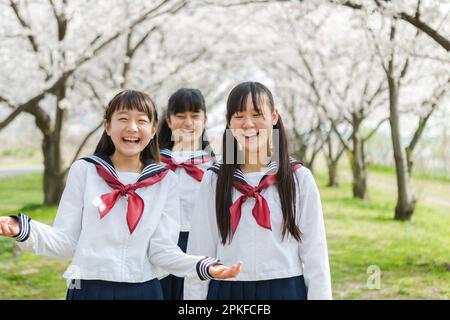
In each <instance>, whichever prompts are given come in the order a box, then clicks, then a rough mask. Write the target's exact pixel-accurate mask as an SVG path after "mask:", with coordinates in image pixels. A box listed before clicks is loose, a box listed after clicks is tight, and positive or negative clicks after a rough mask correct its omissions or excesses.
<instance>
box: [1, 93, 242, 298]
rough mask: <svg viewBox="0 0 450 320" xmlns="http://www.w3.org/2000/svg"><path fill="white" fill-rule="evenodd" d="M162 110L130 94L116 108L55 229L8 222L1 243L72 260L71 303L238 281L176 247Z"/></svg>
mask: <svg viewBox="0 0 450 320" xmlns="http://www.w3.org/2000/svg"><path fill="white" fill-rule="evenodd" d="M157 121H158V118H157V113H156V109H155V105H154V103H153V102H152V100H151V99H150V97H148V96H147V95H146V94H144V93H141V92H138V91H133V90H125V91H122V92H120V93H119V94H117V95H116V96H115V97H114V98H113V99H112V100H111V101H110V102H109V104H108V106H107V108H106V112H105V118H104V132H103V135H102V137H101V139H100V141H99V143H98V145H97V148H96V150H95V154H94V155H93V156H88V157H84V158H82V159H80V160H78V161H76V162H74V163H73V164H72V166H71V168H70V171H69V174H68V178H67V183H66V187H65V189H64V192H63V195H62V197H61V202H60V204H59V207H58V211H57V214H56V218H55V221H54V224H53V226H48V225H45V224H42V223H40V222H38V221H35V220H32V219H31V218H30V217H28V216H26V215H25V214H23V213H20V214H19V216H18V217H0V235H3V236H10V237H15V238H16V241H17V242H18V243H19V246H20V247H22V248H25V249H30V250H32V251H34V252H35V253H36V254H38V255H42V256H46V257H52V258H70V257H72V263H71V265H70V266H69V267H68V268H67V270H66V272H65V273H64V277H65V278H66V279H68V280H69V281H70V285H69V289H68V291H67V296H66V298H67V299H69V300H86V299H88V300H92V299H108V300H111V299H143V300H150V299H158V300H160V299H162V298H163V294H162V289H161V285H160V282H159V280H158V278H159V277H161V276H163V275H164V274H166V273H167V272H171V273H173V274H176V275H178V276H181V277H183V276H187V277H192V278H199V279H200V280H206V279H211V278H218V279H223V278H228V277H233V276H235V275H236V274H238V273H239V271H240V264H236V265H234V266H232V267H230V268H229V267H225V266H223V265H221V264H220V263H218V260H217V259H214V258H209V257H205V256H202V255H198V256H189V255H186V254H185V253H183V252H182V251H181V250H180V249H179V247H178V246H177V245H176V241H177V238H178V230H179V201H178V199H179V191H178V179H177V177H176V175H175V174H174V173H173V172H171V171H170V170H168V169H167V168H165V167H164V166H162V165H160V164H159V160H160V157H159V147H158V142H157V140H156V139H155V138H154V137H155V133H156V126H157Z"/></svg>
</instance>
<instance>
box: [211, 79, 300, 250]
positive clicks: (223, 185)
mask: <svg viewBox="0 0 450 320" xmlns="http://www.w3.org/2000/svg"><path fill="white" fill-rule="evenodd" d="M249 95H251V97H252V101H253V107H254V108H255V110H257V111H258V112H259V113H260V112H261V110H260V106H261V105H262V103H264V102H266V103H267V105H268V106H269V107H270V110H271V111H273V110H274V108H275V107H274V101H273V97H272V93H271V92H270V91H269V89H268V88H267V87H265V86H264V85H263V84H261V83H258V82H243V83H241V84H239V85H237V86H236V87H234V88H233V90H231V92H230V94H229V96H228V100H227V115H226V119H227V125H226V129H225V133H224V135H223V141H222V157H223V158H222V159H223V163H222V164H221V165H220V169H219V172H218V178H217V188H216V218H217V226H218V229H219V232H220V235H221V238H222V243H223V244H225V243H226V240H227V238H228V239H229V241H230V242H231V238H232V233H231V224H230V207H231V205H232V189H233V186H232V182H233V180H232V178H233V174H234V172H235V170H236V169H237V168H238V166H239V165H238V148H237V144H238V142H237V141H236V139H235V138H234V137H233V136H232V134H231V133H230V131H231V130H228V129H229V125H230V120H231V117H232V116H233V114H234V113H236V112H241V111H243V110H245V108H246V102H247V98H248V96H249ZM273 128H274V129H278V133H279V139H274V145H273V147H274V148H275V150H277V149H278V153H279V159H278V171H277V173H276V178H277V185H276V186H277V189H278V194H279V196H280V200H281V209H282V211H283V238H284V237H285V236H286V235H287V233H290V234H291V235H292V236H293V237H294V238H295V239H296V240H297V241H300V240H301V239H300V236H301V232H300V229H299V228H298V226H297V224H296V222H295V220H296V210H295V208H296V206H295V182H294V176H293V174H292V170H291V164H290V158H289V151H288V143H287V138H286V132H285V129H284V126H283V122H282V120H281V117H279V118H278V122H277V123H276V124H275V125H274V127H273ZM227 135H231V137H230V136H228V139H227ZM278 140H279V141H278ZM227 143H228V144H230V143H231V144H232V145H228V146H227ZM231 148H232V149H231ZM227 150H228V151H230V152H231V150H233V154H232V157H230V155H227Z"/></svg>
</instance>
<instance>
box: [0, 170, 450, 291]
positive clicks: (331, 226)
mask: <svg viewBox="0 0 450 320" xmlns="http://www.w3.org/2000/svg"><path fill="white" fill-rule="evenodd" d="M342 176H343V178H342V182H341V186H340V187H339V188H326V187H325V185H326V176H325V175H324V174H323V173H321V172H317V173H315V178H316V181H317V183H318V185H319V189H320V192H321V196H322V202H323V208H324V214H325V224H326V229H327V237H328V247H329V255H330V265H331V273H332V283H333V295H334V298H335V299H449V298H450V207H449V206H447V202H446V201H447V199H448V194H450V184H448V183H445V182H442V181H432V180H429V179H427V180H426V181H425V180H424V181H422V180H419V181H417V182H416V181H415V183H416V184H415V187H416V188H419V190H420V188H424V189H426V190H428V189H433V192H435V193H432V194H431V196H430V194H428V193H427V194H425V196H424V197H423V199H420V200H419V202H418V205H417V209H416V211H415V213H414V216H413V220H412V221H411V222H398V221H394V220H393V212H394V206H395V196H396V194H395V177H394V176H393V175H392V172H390V171H389V170H385V171H383V170H381V171H380V170H376V169H375V170H371V171H370V175H369V193H370V200H369V201H362V200H358V199H353V198H352V196H351V182H350V180H349V176H348V172H342ZM41 179H42V178H41V175H39V174H37V175H32V176H26V177H19V178H15V179H5V180H0V212H1V213H2V214H15V213H16V212H17V211H18V210H23V211H24V212H26V213H27V214H29V215H30V216H31V217H32V218H34V219H37V220H39V221H42V222H46V223H51V222H52V220H53V217H54V214H55V212H56V208H55V207H43V206H41V205H40V203H42V191H41V190H42V189H41V183H42V181H41ZM434 189H436V190H434ZM393 190H394V191H393ZM436 198H438V199H441V200H442V201H441V202H436V201H435V199H436ZM13 246H14V241H12V240H11V239H6V238H0V299H64V297H65V293H66V284H65V280H64V279H63V278H62V276H61V275H62V273H63V272H64V270H65V268H66V266H67V265H68V261H58V260H51V259H47V258H42V257H37V256H34V255H33V254H31V253H28V252H22V253H21V254H20V256H19V257H15V256H14V255H13V254H12V249H13ZM370 266H376V268H379V270H380V275H381V277H380V288H379V289H369V288H368V286H367V283H368V280H369V282H370V279H371V276H372V277H373V274H372V273H368V268H369V267H370Z"/></svg>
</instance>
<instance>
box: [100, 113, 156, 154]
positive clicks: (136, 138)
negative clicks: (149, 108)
mask: <svg viewBox="0 0 450 320" xmlns="http://www.w3.org/2000/svg"><path fill="white" fill-rule="evenodd" d="M104 127H105V131H106V133H107V134H108V136H110V137H111V140H112V142H113V144H114V147H115V155H116V156H121V157H127V158H129V157H136V156H137V157H139V155H140V153H141V152H142V150H144V148H145V147H146V146H147V145H148V144H149V143H150V140H151V139H152V138H153V136H154V135H155V133H156V126H155V125H154V124H153V123H152V122H151V121H150V119H149V117H148V115H147V113H145V112H140V111H139V110H136V109H131V110H126V109H119V110H117V111H116V112H114V113H113V115H112V117H111V121H105V123H104Z"/></svg>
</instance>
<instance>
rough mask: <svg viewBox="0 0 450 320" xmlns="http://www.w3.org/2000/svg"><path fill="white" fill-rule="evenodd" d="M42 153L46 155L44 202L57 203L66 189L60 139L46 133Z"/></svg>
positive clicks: (46, 203) (47, 203)
mask: <svg viewBox="0 0 450 320" xmlns="http://www.w3.org/2000/svg"><path fill="white" fill-rule="evenodd" d="M42 153H43V155H44V204H45V205H57V204H58V203H59V200H60V198H61V195H62V192H63V190H64V175H63V174H62V158H61V149H60V141H59V139H55V138H54V135H51V134H50V135H44V139H43V142H42Z"/></svg>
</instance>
